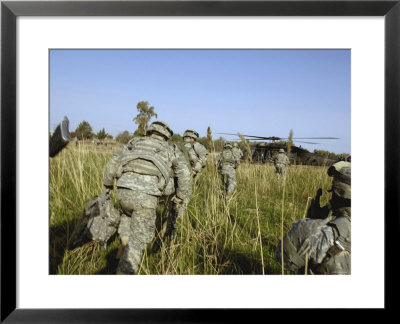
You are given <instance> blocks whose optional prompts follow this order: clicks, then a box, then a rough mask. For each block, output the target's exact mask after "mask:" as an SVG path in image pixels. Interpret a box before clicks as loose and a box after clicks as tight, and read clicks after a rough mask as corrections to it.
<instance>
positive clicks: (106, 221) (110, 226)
mask: <svg viewBox="0 0 400 324" xmlns="http://www.w3.org/2000/svg"><path fill="white" fill-rule="evenodd" d="M120 219H121V215H120V213H119V211H118V210H117V209H116V208H115V207H114V204H113V201H112V199H111V195H110V194H109V193H108V192H107V191H104V192H103V193H102V194H100V195H98V196H94V197H93V198H92V199H90V200H89V201H88V202H87V203H86V205H85V208H84V210H83V214H82V217H81V218H80V220H79V221H78V223H77V225H76V227H75V229H74V231H73V233H72V235H71V239H70V242H71V247H73V248H74V247H76V246H77V245H78V244H80V243H82V242H86V241H88V240H94V241H96V242H98V243H100V244H102V245H106V244H107V242H108V240H109V239H110V238H111V236H113V235H114V234H115V232H116V231H117V229H118V226H119V222H120Z"/></svg>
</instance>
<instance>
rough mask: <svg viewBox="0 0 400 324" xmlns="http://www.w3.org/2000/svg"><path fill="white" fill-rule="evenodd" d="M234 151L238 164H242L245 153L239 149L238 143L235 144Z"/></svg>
mask: <svg viewBox="0 0 400 324" xmlns="http://www.w3.org/2000/svg"><path fill="white" fill-rule="evenodd" d="M232 151H233V154H235V155H236V158H237V161H238V164H240V160H241V159H242V157H243V152H242V150H241V149H240V148H239V145H238V143H236V142H234V143H233V148H232Z"/></svg>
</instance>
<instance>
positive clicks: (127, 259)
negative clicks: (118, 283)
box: [116, 188, 158, 274]
mask: <svg viewBox="0 0 400 324" xmlns="http://www.w3.org/2000/svg"><path fill="white" fill-rule="evenodd" d="M116 196H117V199H118V201H119V204H120V206H121V208H122V211H123V212H124V215H123V216H122V217H121V222H120V225H119V228H118V233H119V235H120V236H121V237H123V236H126V237H129V239H128V243H127V245H126V247H125V250H124V253H123V254H122V256H121V259H120V261H119V264H118V268H117V271H118V272H120V273H124V274H136V273H137V272H138V270H139V266H140V262H141V259H142V254H143V251H144V249H145V248H146V246H147V244H148V243H150V242H151V241H152V240H153V238H154V236H155V230H156V208H157V205H158V197H156V196H152V195H149V194H145V193H143V192H139V191H134V190H130V189H124V188H118V189H117V192H116ZM128 215H129V216H128Z"/></svg>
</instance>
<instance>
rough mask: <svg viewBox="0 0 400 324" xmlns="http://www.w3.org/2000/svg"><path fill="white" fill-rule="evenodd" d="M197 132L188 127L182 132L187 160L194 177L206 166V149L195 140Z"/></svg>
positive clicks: (197, 136)
mask: <svg viewBox="0 0 400 324" xmlns="http://www.w3.org/2000/svg"><path fill="white" fill-rule="evenodd" d="M198 138H199V133H197V132H196V131H194V130H192V129H188V130H186V131H185V133H183V140H184V142H185V147H186V149H187V152H188V155H189V161H190V164H191V167H192V176H193V178H195V177H196V176H197V174H199V172H200V171H201V169H202V168H204V167H205V166H206V163H207V156H208V151H207V149H206V148H205V147H204V146H203V145H202V144H200V143H199V142H197V139H198Z"/></svg>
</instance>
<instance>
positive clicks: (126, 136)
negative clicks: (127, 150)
mask: <svg viewBox="0 0 400 324" xmlns="http://www.w3.org/2000/svg"><path fill="white" fill-rule="evenodd" d="M131 138H132V136H131V134H130V133H129V132H128V131H127V130H126V131H123V132H122V133H119V134H118V135H117V137H116V138H115V140H116V141H117V142H119V143H122V144H126V143H128V142H129V140H130V139H131Z"/></svg>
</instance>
